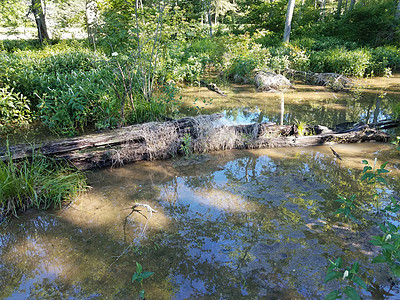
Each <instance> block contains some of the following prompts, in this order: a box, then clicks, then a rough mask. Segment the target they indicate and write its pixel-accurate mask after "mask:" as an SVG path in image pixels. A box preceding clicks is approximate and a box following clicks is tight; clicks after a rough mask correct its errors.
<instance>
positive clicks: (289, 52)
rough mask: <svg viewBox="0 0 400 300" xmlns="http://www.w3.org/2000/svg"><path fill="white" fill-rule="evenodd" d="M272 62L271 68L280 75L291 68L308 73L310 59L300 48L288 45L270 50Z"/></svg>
mask: <svg viewBox="0 0 400 300" xmlns="http://www.w3.org/2000/svg"><path fill="white" fill-rule="evenodd" d="M269 51H270V52H271V56H272V57H271V60H270V64H269V68H270V69H272V70H274V71H276V72H278V73H280V72H281V71H283V70H285V69H287V68H291V69H295V70H300V71H306V70H308V67H309V57H308V55H307V53H306V51H305V50H303V49H301V48H300V47H298V46H295V45H291V44H287V45H282V46H278V47H271V48H269Z"/></svg>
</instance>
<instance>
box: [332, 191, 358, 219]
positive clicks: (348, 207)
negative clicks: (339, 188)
mask: <svg viewBox="0 0 400 300" xmlns="http://www.w3.org/2000/svg"><path fill="white" fill-rule="evenodd" d="M338 197H339V199H337V200H335V201H337V202H340V203H341V204H342V205H341V207H340V208H339V209H337V210H336V211H335V214H339V215H340V214H343V215H344V217H345V218H346V219H352V220H353V221H357V219H356V218H355V217H354V216H353V214H352V213H351V211H352V209H354V208H355V206H354V203H353V202H354V200H355V199H356V195H352V196H351V197H350V199H347V198H346V197H342V196H338Z"/></svg>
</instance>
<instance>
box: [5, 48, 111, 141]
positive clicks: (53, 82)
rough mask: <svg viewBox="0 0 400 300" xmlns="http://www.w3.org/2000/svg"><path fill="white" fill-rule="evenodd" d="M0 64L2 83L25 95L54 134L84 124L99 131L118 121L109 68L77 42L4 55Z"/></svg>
mask: <svg viewBox="0 0 400 300" xmlns="http://www.w3.org/2000/svg"><path fill="white" fill-rule="evenodd" d="M0 67H2V68H3V69H4V70H5V72H4V73H3V74H0V84H1V83H3V84H8V85H10V86H12V87H13V88H14V89H15V90H16V91H18V92H20V93H22V94H24V95H25V96H26V97H27V98H28V99H29V100H30V102H31V103H32V107H33V108H35V109H36V110H37V112H38V114H39V117H40V119H41V120H42V122H43V123H44V124H45V125H47V126H48V128H49V129H50V130H51V131H53V132H55V133H57V134H65V135H73V134H76V133H77V132H78V131H79V130H83V128H84V127H85V126H86V125H87V124H96V125H97V126H98V128H101V129H103V128H109V127H113V126H116V124H117V123H118V113H119V102H118V101H117V100H115V97H114V91H113V90H112V89H111V88H110V82H111V81H112V80H113V78H114V75H113V69H112V66H111V65H109V64H107V59H106V58H105V57H104V56H101V55H99V54H95V53H93V52H91V51H89V50H88V49H85V48H83V47H80V45H79V44H76V45H71V46H69V45H66V44H62V43H61V44H57V45H54V46H47V47H45V48H44V49H43V50H41V51H17V52H15V53H12V54H5V53H2V54H0Z"/></svg>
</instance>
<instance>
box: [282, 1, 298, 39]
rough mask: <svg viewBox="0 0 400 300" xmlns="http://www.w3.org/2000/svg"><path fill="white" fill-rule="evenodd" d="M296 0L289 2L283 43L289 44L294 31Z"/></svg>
mask: <svg viewBox="0 0 400 300" xmlns="http://www.w3.org/2000/svg"><path fill="white" fill-rule="evenodd" d="M295 3H296V0H289V3H288V9H287V13H286V22H285V32H284V34H283V42H284V43H287V42H289V38H290V31H291V30H292V18H293V10H294V5H295Z"/></svg>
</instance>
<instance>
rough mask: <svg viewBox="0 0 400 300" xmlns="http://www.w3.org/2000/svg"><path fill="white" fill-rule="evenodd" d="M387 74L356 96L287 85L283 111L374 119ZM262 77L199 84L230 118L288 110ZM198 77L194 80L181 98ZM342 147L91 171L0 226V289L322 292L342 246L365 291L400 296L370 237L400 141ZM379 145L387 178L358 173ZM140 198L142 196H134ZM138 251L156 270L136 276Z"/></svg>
mask: <svg viewBox="0 0 400 300" xmlns="http://www.w3.org/2000/svg"><path fill="white" fill-rule="evenodd" d="M385 80H386V79H385ZM390 80H391V81H388V82H389V83H388V84H386V85H385V86H384V87H382V86H383V85H382V82H381V83H380V84H378V83H376V85H374V81H373V80H370V81H369V85H370V86H369V87H368V89H364V90H363V91H361V92H360V94H361V95H362V96H359V97H356V98H354V97H353V98H351V99H348V97H349V96H348V94H338V93H332V92H330V91H327V90H324V89H323V88H319V87H307V86H298V87H297V90H296V91H294V92H290V93H286V94H285V95H284V97H285V99H284V102H285V103H284V113H283V115H284V118H283V120H284V123H288V122H289V123H290V122H292V121H293V120H294V119H296V120H298V121H302V122H306V121H307V120H308V119H307V118H309V119H310V120H311V119H312V120H314V119H313V118H314V116H315V117H316V118H317V119H316V120H315V122H316V123H320V124H323V125H330V124H333V123H335V122H336V123H340V122H342V121H343V122H344V121H359V120H367V119H371V118H372V120H373V115H374V112H375V111H379V113H378V112H377V113H376V115H377V118H378V119H382V118H386V114H388V113H389V112H390V111H389V110H390V107H391V106H390V105H391V104H392V103H391V101H398V99H399V98H398V97H399V93H400V84H399V83H400V77H395V78H391V79H390ZM393 82H394V83H393ZM383 88H385V91H386V95H383V94H382V93H381V91H382V90H383ZM251 89H252V88H251V87H239V86H233V87H232V89H231V90H229V94H230V96H228V97H227V98H222V97H219V96H218V97H215V96H214V95H208V94H207V93H211V92H209V91H207V90H203V89H200V91H201V92H200V94H199V95H201V97H213V98H214V100H213V104H212V105H205V107H204V108H201V109H200V110H205V111H207V112H210V111H213V110H215V111H219V112H220V111H225V112H227V113H226V115H227V116H228V120H229V122H241V123H242V122H248V121H249V120H252V119H254V118H256V119H262V120H268V121H276V122H280V116H281V111H280V108H281V104H280V101H282V100H281V99H280V98H279V97H280V96H279V97H277V96H276V95H272V94H255V93H254V91H252V90H251ZM302 89H316V90H317V91H316V92H313V93H310V92H305V91H302ZM198 91H199V89H198V88H188V89H187V90H185V91H184V93H183V94H184V97H183V99H184V101H186V102H187V103H189V101H193V99H194V98H195V97H196V96H194V94H196V93H199V92H198ZM303 93H308V94H309V95H313V96H312V97H313V98H306V97H305V96H304V98H302V96H301V95H302V94H303ZM296 95H297V96H296ZM329 95H330V96H329ZM380 95H383V96H381V97H379V96H380ZM328 96H329V97H328ZM229 97H230V98H229ZM296 97H299V98H296ZM310 97H311V96H310ZM396 97H397V98H396ZM378 98H379V99H381V103H380V104H379V109H376V106H377V105H376V103H377V102H376V101H377V99H378ZM296 99H297V100H296ZM299 99H300V100H299ZM360 99H364V100H360ZM369 99H371V100H369ZM396 99H397V100H396ZM371 103H372V104H371ZM203 104H204V103H203ZM206 104H208V101H207V100H206ZM319 105H321V107H319ZM234 108H238V109H237V110H234ZM356 110H357V112H356ZM196 111H198V109H192V110H190V112H192V113H195V112H196ZM229 111H236V112H235V113H234V114H231V115H229V113H228V112H229ZM249 111H250V112H252V113H247V112H249ZM368 111H369V112H368ZM308 114H310V115H308ZM335 114H336V115H337V116H336V117H334V116H333V115H335ZM239 116H240V118H239ZM249 116H250V117H249ZM318 118H319V119H318ZM332 147H333V148H334V149H335V150H336V151H337V152H338V153H340V154H341V155H342V157H343V160H338V159H337V158H335V157H334V156H333V155H332V152H331V150H330V149H329V146H320V147H308V148H287V149H266V150H251V151H250V150H242V151H226V152H219V153H211V154H204V155H198V156H193V157H189V158H176V159H174V160H169V161H156V162H140V163H135V164H131V165H126V166H124V167H123V168H118V169H104V170H99V171H94V172H92V173H89V174H88V176H89V182H90V185H91V186H92V189H91V190H90V191H89V192H87V193H84V194H82V195H80V196H79V197H78V198H77V199H76V201H74V202H73V203H71V204H70V205H69V206H67V207H66V208H64V209H61V210H55V211H46V212H38V211H35V210H30V211H28V212H26V213H24V214H23V215H21V217H20V218H14V219H12V220H11V221H10V222H9V223H7V224H2V225H1V226H0V298H2V299H27V298H29V299H105V298H107V299H135V298H136V297H137V295H138V294H139V292H140V290H142V289H143V290H144V291H145V296H146V298H147V299H193V298H201V299H256V298H257V297H258V298H263V299H264V298H265V299H321V298H323V297H324V296H325V295H326V294H327V293H328V292H330V291H332V290H334V289H337V288H340V286H339V285H338V283H337V282H335V281H332V282H329V283H328V284H325V283H324V278H325V275H326V272H327V267H328V266H329V261H330V260H334V259H336V258H337V257H339V256H341V257H342V258H343V260H344V264H345V266H348V267H350V266H351V264H352V263H354V262H355V261H359V263H360V271H359V274H360V276H361V277H362V278H363V279H364V280H365V281H366V282H367V283H368V284H369V285H370V287H371V288H370V289H369V290H368V291H363V292H362V293H363V297H365V298H367V299H383V298H385V297H386V298H392V299H399V298H400V289H399V287H400V286H399V285H398V284H396V285H395V286H394V287H391V286H392V283H393V280H392V279H391V277H390V272H389V271H388V269H387V267H386V266H385V265H383V264H372V263H371V260H372V258H373V257H374V256H376V255H377V254H378V249H377V248H376V247H375V246H373V245H372V244H370V243H369V242H368V241H369V240H370V239H371V236H373V235H379V234H380V231H379V230H378V229H377V226H376V224H375V222H376V221H378V220H380V219H381V217H382V216H377V215H376V214H375V208H374V202H373V200H372V199H373V194H374V193H379V198H380V199H381V202H382V205H383V204H384V203H387V202H388V201H389V197H390V196H393V197H395V198H396V199H398V200H400V198H399V191H400V181H399V178H400V176H399V175H400V156H399V154H398V151H396V150H395V149H394V147H393V146H392V145H389V144H378V143H366V144H351V145H335V146H332ZM375 158H377V163H378V165H380V164H382V163H383V162H384V161H389V163H388V169H389V170H390V171H391V172H390V173H389V174H388V175H387V179H388V187H387V188H383V187H382V186H379V185H378V186H368V185H365V184H363V183H361V182H360V177H361V176H360V174H361V171H362V168H363V165H362V164H361V160H363V159H367V160H368V161H369V162H370V163H372V162H373V160H374V159H375ZM352 194H356V195H357V197H356V200H355V204H356V207H357V209H355V210H354V211H353V214H354V216H355V217H356V218H357V220H358V221H357V222H355V223H347V222H345V220H344V219H343V218H341V217H338V216H336V215H335V214H334V211H335V210H336V209H338V208H339V207H340V204H339V203H338V202H336V201H335V200H336V199H337V198H338V195H342V196H345V197H350V196H351V195H352ZM135 203H140V204H144V206H138V207H136V208H135V209H134V210H133V209H132V206H133V205H134V204H135ZM146 205H149V206H150V207H152V208H153V209H155V210H156V212H152V213H150V212H149V211H148V210H147V207H146ZM393 221H394V222H397V219H394V220H393ZM136 263H140V264H141V265H142V266H143V271H151V272H154V274H153V275H152V276H151V277H149V278H147V279H144V280H143V285H141V284H139V283H138V282H135V283H132V275H133V274H134V273H135V272H136V268H137V265H136ZM389 290H390V292H389Z"/></svg>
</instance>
